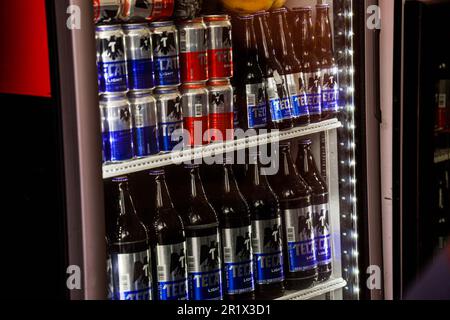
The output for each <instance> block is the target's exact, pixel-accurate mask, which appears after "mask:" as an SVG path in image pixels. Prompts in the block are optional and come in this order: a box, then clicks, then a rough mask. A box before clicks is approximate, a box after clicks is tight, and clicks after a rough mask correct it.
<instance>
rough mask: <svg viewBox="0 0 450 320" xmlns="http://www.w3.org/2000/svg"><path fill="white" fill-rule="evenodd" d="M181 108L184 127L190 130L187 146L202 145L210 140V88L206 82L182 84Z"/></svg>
mask: <svg viewBox="0 0 450 320" xmlns="http://www.w3.org/2000/svg"><path fill="white" fill-rule="evenodd" d="M181 90H182V97H181V109H182V113H183V122H184V129H185V130H187V131H189V134H190V139H189V141H186V140H185V143H186V145H187V146H190V147H193V146H201V145H205V144H208V143H209V142H210V138H209V134H208V129H209V123H208V102H209V100H208V90H207V89H206V86H205V84H204V83H186V84H184V85H183V86H182V88H181Z"/></svg>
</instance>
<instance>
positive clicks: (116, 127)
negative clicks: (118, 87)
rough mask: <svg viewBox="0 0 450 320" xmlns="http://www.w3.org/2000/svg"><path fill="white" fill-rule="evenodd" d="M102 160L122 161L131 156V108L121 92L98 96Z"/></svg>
mask: <svg viewBox="0 0 450 320" xmlns="http://www.w3.org/2000/svg"><path fill="white" fill-rule="evenodd" d="M100 114H101V126H102V140H103V162H122V161H126V160H129V159H131V158H133V134H132V121H131V108H130V104H129V102H128V99H127V96H126V95H125V94H123V93H119V94H105V95H102V96H101V97H100Z"/></svg>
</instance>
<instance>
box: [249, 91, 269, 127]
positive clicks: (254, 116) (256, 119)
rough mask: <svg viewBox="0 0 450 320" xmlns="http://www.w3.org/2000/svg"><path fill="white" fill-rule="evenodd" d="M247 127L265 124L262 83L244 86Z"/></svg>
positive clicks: (264, 96) (264, 97) (265, 113)
mask: <svg viewBox="0 0 450 320" xmlns="http://www.w3.org/2000/svg"><path fill="white" fill-rule="evenodd" d="M245 94H246V103H247V120H248V127H249V128H251V129H258V128H265V127H266V126H267V112H266V95H265V91H264V84H263V83H257V84H248V85H246V86H245Z"/></svg>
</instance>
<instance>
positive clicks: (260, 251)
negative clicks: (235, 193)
mask: <svg viewBox="0 0 450 320" xmlns="http://www.w3.org/2000/svg"><path fill="white" fill-rule="evenodd" d="M252 231H253V235H252V248H253V257H254V269H255V281H256V283H257V284H263V285H264V284H270V283H277V282H281V281H283V280H284V270H283V241H282V236H281V233H282V231H281V218H278V219H272V220H254V221H252Z"/></svg>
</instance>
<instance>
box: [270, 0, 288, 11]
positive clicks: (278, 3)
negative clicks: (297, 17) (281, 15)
mask: <svg viewBox="0 0 450 320" xmlns="http://www.w3.org/2000/svg"><path fill="white" fill-rule="evenodd" d="M285 3H286V0H274V1H273V5H272V9H277V8H281V7H282V6H284V4H285Z"/></svg>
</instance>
